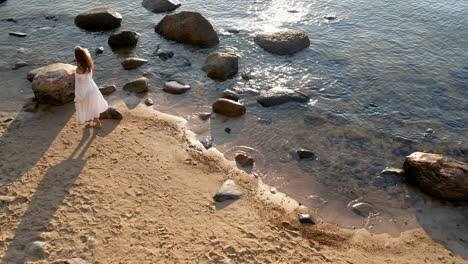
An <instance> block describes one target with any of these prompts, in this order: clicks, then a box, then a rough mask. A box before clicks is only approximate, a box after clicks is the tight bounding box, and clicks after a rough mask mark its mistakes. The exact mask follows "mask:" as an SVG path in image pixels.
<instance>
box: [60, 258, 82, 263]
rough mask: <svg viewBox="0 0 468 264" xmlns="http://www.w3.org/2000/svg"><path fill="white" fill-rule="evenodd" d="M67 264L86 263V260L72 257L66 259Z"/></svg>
mask: <svg viewBox="0 0 468 264" xmlns="http://www.w3.org/2000/svg"><path fill="white" fill-rule="evenodd" d="M65 263H66V264H86V262H85V261H84V260H83V259H81V258H72V259H67V260H66V261H65Z"/></svg>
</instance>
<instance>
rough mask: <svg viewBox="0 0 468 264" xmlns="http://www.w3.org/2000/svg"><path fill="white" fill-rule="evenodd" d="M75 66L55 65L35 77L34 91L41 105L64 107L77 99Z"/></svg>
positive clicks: (41, 70)
mask: <svg viewBox="0 0 468 264" xmlns="http://www.w3.org/2000/svg"><path fill="white" fill-rule="evenodd" d="M75 68H76V67H75V66H73V65H70V64H64V63H55V64H51V65H48V66H46V67H42V68H40V70H39V71H37V72H36V74H35V75H34V79H33V81H32V90H33V92H34V95H35V96H36V99H37V102H38V103H41V104H52V105H63V104H66V103H68V102H72V101H73V99H74V98H75Z"/></svg>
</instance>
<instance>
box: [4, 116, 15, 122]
mask: <svg viewBox="0 0 468 264" xmlns="http://www.w3.org/2000/svg"><path fill="white" fill-rule="evenodd" d="M10 121H13V117H8V118H7V119H5V120H3V123H8V122H10Z"/></svg>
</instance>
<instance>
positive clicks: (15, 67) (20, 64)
mask: <svg viewBox="0 0 468 264" xmlns="http://www.w3.org/2000/svg"><path fill="white" fill-rule="evenodd" d="M28 65H29V64H28V63H27V62H25V61H18V62H17V63H15V66H14V67H13V68H12V70H17V69H19V68H23V67H26V66H28Z"/></svg>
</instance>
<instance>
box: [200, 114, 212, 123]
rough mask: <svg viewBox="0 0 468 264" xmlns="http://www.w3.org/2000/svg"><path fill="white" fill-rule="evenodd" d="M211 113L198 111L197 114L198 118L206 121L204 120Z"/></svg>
mask: <svg viewBox="0 0 468 264" xmlns="http://www.w3.org/2000/svg"><path fill="white" fill-rule="evenodd" d="M212 115H213V113H200V114H198V118H200V119H201V120H202V121H206V120H208V119H209V118H210V117H211V116H212Z"/></svg>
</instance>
